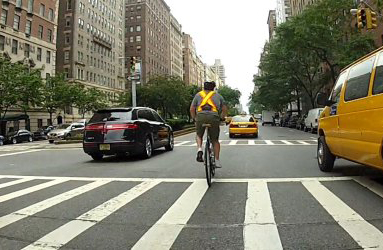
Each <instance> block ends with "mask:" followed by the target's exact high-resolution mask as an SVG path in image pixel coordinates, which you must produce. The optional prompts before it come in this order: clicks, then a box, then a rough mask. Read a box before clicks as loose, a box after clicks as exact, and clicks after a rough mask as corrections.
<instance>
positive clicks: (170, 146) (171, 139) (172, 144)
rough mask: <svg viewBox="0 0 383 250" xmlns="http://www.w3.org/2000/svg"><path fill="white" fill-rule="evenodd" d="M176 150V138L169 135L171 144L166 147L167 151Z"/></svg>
mask: <svg viewBox="0 0 383 250" xmlns="http://www.w3.org/2000/svg"><path fill="white" fill-rule="evenodd" d="M173 149H174V136H173V134H172V133H171V134H169V143H168V145H166V146H165V150H166V151H173Z"/></svg>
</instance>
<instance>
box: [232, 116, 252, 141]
mask: <svg viewBox="0 0 383 250" xmlns="http://www.w3.org/2000/svg"><path fill="white" fill-rule="evenodd" d="M235 135H253V136H254V137H255V138H257V137H258V124H257V122H256V120H255V119H254V117H252V116H250V115H237V116H234V117H233V119H232V120H231V122H230V125H229V137H230V138H233V137H234V136H235Z"/></svg>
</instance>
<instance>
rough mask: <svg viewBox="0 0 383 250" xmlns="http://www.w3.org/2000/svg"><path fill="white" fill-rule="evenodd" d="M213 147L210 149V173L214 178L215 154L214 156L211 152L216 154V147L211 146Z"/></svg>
mask: <svg viewBox="0 0 383 250" xmlns="http://www.w3.org/2000/svg"><path fill="white" fill-rule="evenodd" d="M210 145H211V147H210V169H211V170H210V172H211V176H212V178H213V177H214V176H215V156H214V154H212V153H211V152H214V147H213V145H212V144H210Z"/></svg>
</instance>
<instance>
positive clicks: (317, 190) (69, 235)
mask: <svg viewBox="0 0 383 250" xmlns="http://www.w3.org/2000/svg"><path fill="white" fill-rule="evenodd" d="M2 178H12V179H15V180H12V179H11V180H9V181H8V182H5V183H2V184H0V191H1V190H6V189H7V188H12V187H17V185H19V184H22V185H26V184H27V183H28V181H33V180H47V181H46V182H44V183H42V184H37V185H33V183H31V185H33V186H31V187H26V188H24V189H21V190H18V191H13V192H12V191H10V193H8V194H3V195H2V196H0V203H1V204H4V202H6V201H11V200H13V199H16V198H19V197H21V196H23V197H25V196H27V195H29V194H32V193H34V192H39V191H40V192H41V191H44V189H47V188H49V187H53V186H54V185H58V184H61V183H63V184H65V183H66V182H68V181H84V182H85V181H87V182H86V183H84V184H83V185H81V186H79V187H76V188H72V189H71V190H69V191H66V192H62V193H59V194H55V195H54V196H52V197H50V198H46V199H45V200H41V201H38V202H36V203H34V204H32V205H28V206H26V207H24V208H19V209H18V210H16V209H15V210H16V211H14V212H11V213H9V214H5V215H3V216H1V217H0V229H3V228H5V227H7V226H10V225H12V224H17V223H20V221H21V220H23V219H26V218H29V217H33V216H35V215H36V214H37V213H40V214H44V212H45V211H48V210H49V209H51V208H53V207H54V206H56V205H59V204H61V203H63V202H65V201H69V200H70V199H73V198H75V197H81V195H84V194H86V193H87V192H90V191H96V190H97V189H98V188H102V187H104V186H106V184H110V183H113V182H126V183H128V182H135V186H134V187H133V188H131V189H129V190H127V191H125V190H124V191H121V193H120V194H118V193H117V195H116V196H111V197H110V198H108V199H107V200H106V201H104V202H103V203H102V204H100V205H97V206H94V207H93V206H92V207H93V208H92V207H90V209H87V210H88V211H86V212H82V214H81V215H79V216H77V217H76V218H73V219H70V220H69V221H68V222H65V224H61V226H59V227H57V228H56V229H55V230H53V231H50V232H48V233H47V234H46V235H41V236H39V237H38V238H36V239H34V242H33V243H31V244H30V245H28V246H26V247H25V248H24V249H58V248H62V247H63V248H65V245H66V244H68V243H69V242H71V241H72V240H73V239H74V238H76V237H78V236H80V235H81V234H83V233H84V232H85V231H87V230H88V229H90V228H93V227H97V226H98V224H99V223H100V222H102V221H103V220H105V219H106V218H107V217H109V216H111V215H112V214H115V213H116V212H117V211H118V210H119V209H121V208H122V207H124V206H126V205H130V203H131V202H132V201H133V200H135V199H137V198H138V197H140V196H142V195H143V194H144V193H147V192H148V191H149V190H151V189H153V188H155V187H157V186H159V184H161V183H170V182H171V183H175V184H177V183H178V184H180V183H188V184H187V185H188V186H187V187H186V189H185V190H183V191H182V192H181V193H180V194H179V195H177V197H176V199H174V201H173V202H172V204H171V205H170V207H168V208H166V209H165V210H164V212H163V213H162V212H161V216H159V217H158V218H159V219H158V220H157V221H156V222H155V221H153V223H154V224H152V225H151V226H150V228H149V229H148V230H147V231H146V232H145V233H144V234H143V235H141V236H140V237H139V238H138V239H137V242H132V243H133V244H132V245H134V247H133V249H171V248H172V245H173V244H174V243H175V242H176V240H177V239H178V237H179V235H180V234H181V232H182V231H183V230H184V229H185V228H186V229H187V228H188V223H189V220H190V218H191V217H192V215H193V214H194V213H195V211H196V210H197V208H199V207H200V206H201V201H202V199H203V198H204V196H205V195H206V193H207V192H208V186H207V184H206V180H204V179H160V178H159V179H156V178H91V177H46V176H12V175H9V176H7V175H3V176H1V175H0V179H2ZM345 180H347V181H355V182H356V183H359V184H360V187H361V188H367V189H366V190H369V192H373V193H374V194H376V195H377V197H380V198H383V186H382V185H381V184H378V183H377V182H374V181H372V180H370V179H368V178H366V177H310V178H274V179H273V178H267V179H215V180H214V181H215V182H216V184H214V183H213V185H219V184H225V183H226V184H229V183H246V184H247V194H246V197H247V199H246V203H245V207H244V210H243V211H244V218H245V219H244V221H243V224H241V226H242V228H243V229H242V230H243V248H244V249H249V250H252V249H283V239H282V237H280V232H279V226H280V225H278V222H277V220H276V217H275V215H274V209H275V208H274V207H273V199H272V196H271V195H270V193H269V188H268V185H271V184H272V183H293V182H294V183H301V184H302V185H303V186H304V187H305V188H306V190H307V192H308V193H309V194H310V195H311V196H312V197H313V198H314V199H315V200H316V201H318V206H321V207H322V208H323V209H324V210H326V211H327V213H328V214H329V215H330V216H331V217H332V218H333V220H334V222H335V223H337V224H338V225H339V227H342V228H343V229H344V230H345V231H346V232H347V233H348V234H349V236H350V237H351V238H352V239H353V240H354V241H355V242H356V243H357V244H358V245H359V246H360V247H361V248H363V249H383V233H382V232H381V231H380V230H379V229H378V228H376V227H375V226H373V225H372V224H370V222H369V221H367V220H366V219H364V218H363V217H362V216H361V215H359V214H358V213H357V212H356V211H355V210H354V209H353V208H351V207H350V206H352V204H346V203H345V202H344V201H342V200H341V199H340V198H339V197H337V195H336V193H333V192H332V191H330V190H329V189H328V188H326V187H325V186H324V185H323V184H322V182H324V181H327V182H336V181H345ZM137 182H138V183H137ZM178 184H177V185H178ZM217 188H218V186H217ZM148 195H149V194H148ZM26 198H27V197H26ZM94 198H95V199H97V197H94ZM205 202H206V201H205ZM211 202H214V201H211ZM202 206H203V204H202ZM68 209H69V208H68ZM153 210H154V211H155V210H156V208H155V207H153ZM308 237H309V236H308ZM196 240H198V239H196ZM29 242H32V241H29ZM1 248H2V247H1V243H0V249H1Z"/></svg>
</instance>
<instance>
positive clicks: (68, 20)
mask: <svg viewBox="0 0 383 250" xmlns="http://www.w3.org/2000/svg"><path fill="white" fill-rule="evenodd" d="M65 26H66V27H69V26H70V17H66V18H65Z"/></svg>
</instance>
